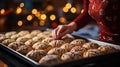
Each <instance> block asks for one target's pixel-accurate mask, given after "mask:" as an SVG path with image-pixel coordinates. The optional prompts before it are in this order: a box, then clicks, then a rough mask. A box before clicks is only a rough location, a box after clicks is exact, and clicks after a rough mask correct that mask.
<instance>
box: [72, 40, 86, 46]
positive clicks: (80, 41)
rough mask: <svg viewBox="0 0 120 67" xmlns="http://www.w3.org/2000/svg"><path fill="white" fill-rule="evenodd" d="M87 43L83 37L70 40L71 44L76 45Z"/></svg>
mask: <svg viewBox="0 0 120 67" xmlns="http://www.w3.org/2000/svg"><path fill="white" fill-rule="evenodd" d="M85 43H86V41H85V40H83V39H75V40H73V41H72V42H70V44H72V45H75V46H82V45H83V44H85Z"/></svg>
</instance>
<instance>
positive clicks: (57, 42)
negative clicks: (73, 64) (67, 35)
mask: <svg viewBox="0 0 120 67" xmlns="http://www.w3.org/2000/svg"><path fill="white" fill-rule="evenodd" d="M62 44H65V42H64V41H63V40H53V41H51V42H50V43H49V45H51V46H52V47H60V46H61V45H62Z"/></svg>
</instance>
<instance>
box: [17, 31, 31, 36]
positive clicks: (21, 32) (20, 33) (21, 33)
mask: <svg viewBox="0 0 120 67" xmlns="http://www.w3.org/2000/svg"><path fill="white" fill-rule="evenodd" d="M27 34H29V31H27V30H23V31H20V32H19V33H18V35H20V36H24V35H27Z"/></svg>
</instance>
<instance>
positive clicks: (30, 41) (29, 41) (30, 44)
mask: <svg viewBox="0 0 120 67" xmlns="http://www.w3.org/2000/svg"><path fill="white" fill-rule="evenodd" d="M34 43H35V42H34V41H33V40H32V39H30V40H27V41H26V42H25V45H28V46H31V47H32V46H33V44H34Z"/></svg>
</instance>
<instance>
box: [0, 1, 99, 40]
mask: <svg viewBox="0 0 120 67" xmlns="http://www.w3.org/2000/svg"><path fill="white" fill-rule="evenodd" d="M77 1H79V0H0V32H6V31H12V30H21V29H39V28H51V29H54V28H56V27H57V26H58V25H60V24H68V23H69V22H70V21H72V20H73V19H74V18H75V17H77V16H78V15H80V14H81V13H82V12H83V6H82V2H79V3H78V2H77ZM91 24H92V25H91ZM86 32H87V33H86ZM74 33H75V34H77V35H82V36H87V37H88V36H90V38H98V33H99V28H98V27H97V26H96V24H95V23H94V22H91V23H90V24H89V25H88V26H86V27H84V28H83V29H81V30H80V31H77V32H74ZM93 34H94V36H95V37H93V36H92V35H93Z"/></svg>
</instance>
